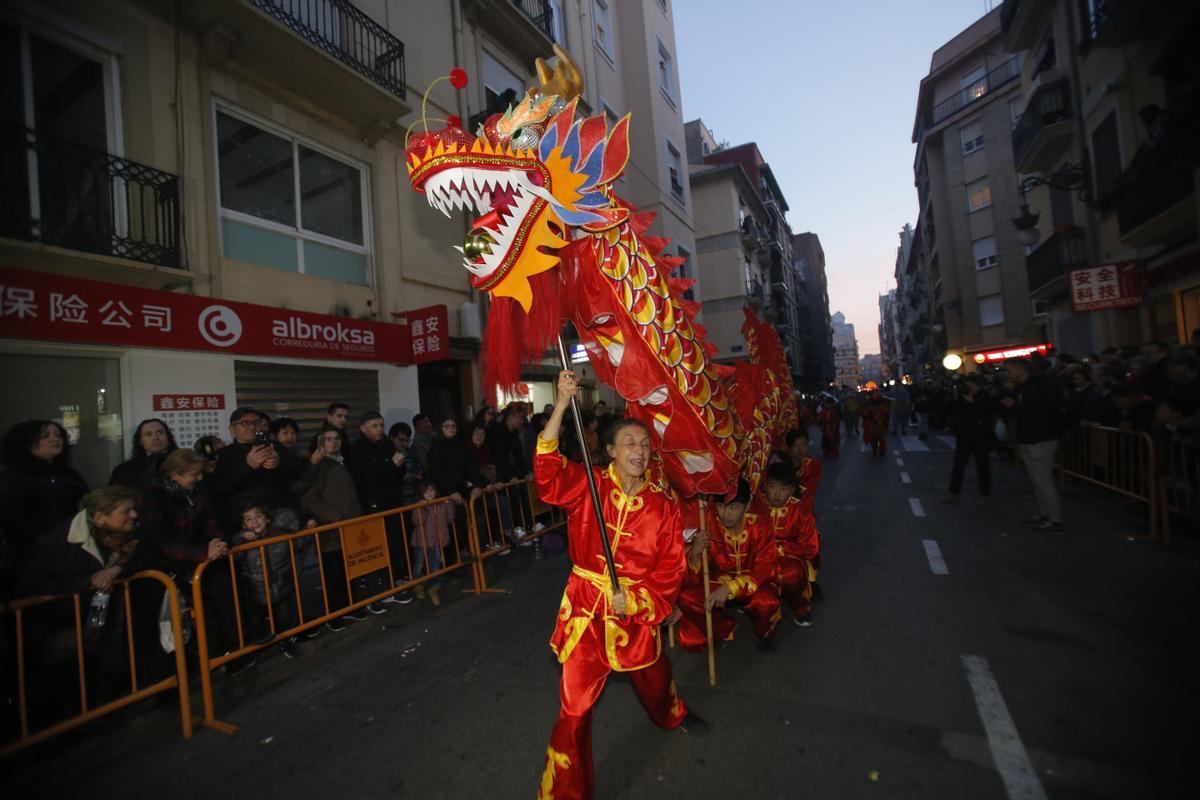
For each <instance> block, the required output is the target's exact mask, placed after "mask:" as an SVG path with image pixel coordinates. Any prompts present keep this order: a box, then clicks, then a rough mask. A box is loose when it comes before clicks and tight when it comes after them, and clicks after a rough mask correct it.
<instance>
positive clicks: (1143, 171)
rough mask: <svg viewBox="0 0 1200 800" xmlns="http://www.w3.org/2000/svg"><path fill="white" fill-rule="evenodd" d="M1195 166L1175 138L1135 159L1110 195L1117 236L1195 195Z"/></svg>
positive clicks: (1184, 146) (1187, 151)
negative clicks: (1113, 203)
mask: <svg viewBox="0 0 1200 800" xmlns="http://www.w3.org/2000/svg"><path fill="white" fill-rule="evenodd" d="M1196 163H1197V156H1196V154H1195V152H1194V151H1190V152H1189V149H1188V145H1187V144H1185V143H1184V142H1182V141H1180V140H1179V139H1175V140H1174V141H1168V142H1165V143H1164V144H1163V145H1161V146H1160V151H1159V152H1157V153H1154V154H1152V155H1148V156H1146V157H1144V158H1142V159H1135V161H1134V163H1133V164H1131V165H1130V167H1129V169H1128V170H1126V172H1125V174H1124V175H1122V176H1121V177H1120V179H1119V180H1118V181H1117V187H1116V191H1115V192H1114V196H1115V204H1116V209H1117V227H1118V229H1119V232H1120V235H1121V236H1127V235H1128V234H1129V233H1130V232H1132V231H1133V230H1135V229H1137V228H1140V227H1141V226H1142V225H1145V224H1146V223H1147V222H1149V221H1150V220H1152V219H1154V218H1155V217H1157V216H1158V215H1160V214H1162V213H1163V212H1165V211H1167V210H1168V209H1170V208H1172V207H1174V206H1176V205H1178V204H1179V203H1182V202H1183V201H1184V200H1186V199H1187V198H1189V197H1191V196H1192V195H1193V194H1195V193H1196V184H1195V179H1194V177H1193V176H1194V173H1195V169H1196ZM1192 224H1193V225H1194V224H1195V220H1194V219H1193V222H1192Z"/></svg>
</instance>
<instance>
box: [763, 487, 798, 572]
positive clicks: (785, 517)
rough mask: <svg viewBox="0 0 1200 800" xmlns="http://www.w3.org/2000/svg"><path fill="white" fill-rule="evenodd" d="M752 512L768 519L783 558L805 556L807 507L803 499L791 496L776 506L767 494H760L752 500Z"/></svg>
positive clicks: (780, 555) (777, 547)
mask: <svg viewBox="0 0 1200 800" xmlns="http://www.w3.org/2000/svg"><path fill="white" fill-rule="evenodd" d="M750 512H751V513H754V514H757V515H758V516H759V517H760V518H762V519H765V520H767V524H768V525H769V526H770V527H771V534H772V535H773V536H774V537H775V545H776V549H777V551H778V553H779V557H780V558H781V559H782V558H805V556H804V554H803V548H802V540H803V538H804V517H805V507H804V502H803V501H802V500H799V499H797V498H796V497H789V498H788V500H787V502H786V503H784V504H783V505H782V506H778V507H776V506H773V505H771V504H770V503H768V502H767V498H766V497H765V496H763V495H761V494H758V495H755V496H754V500H752V501H751V502H750Z"/></svg>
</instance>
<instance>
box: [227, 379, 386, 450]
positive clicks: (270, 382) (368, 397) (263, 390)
mask: <svg viewBox="0 0 1200 800" xmlns="http://www.w3.org/2000/svg"><path fill="white" fill-rule="evenodd" d="M234 381H235V384H236V388H237V404H238V405H239V406H251V407H253V408H256V409H258V410H259V411H264V412H266V413H267V414H269V415H270V416H271V418H272V419H278V418H279V417H291V418H292V419H294V420H296V423H297V424H298V425H299V426H300V443H301V444H302V445H304V446H307V445H308V441H309V439H311V438H312V437H313V435H315V434H316V433H317V432H318V431H319V430H320V429H321V423H322V422H324V420H325V409H326V408H328V407H329V404H330V403H345V404H347V405H348V406H350V423H349V425H348V427H349V428H351V429H357V427H358V416H359V415H360V414H362V413H363V412H364V411H376V410H378V409H379V373H378V372H377V371H376V370H373V369H339V368H337V367H316V366H308V365H297V364H271V363H267V362H262V361H234Z"/></svg>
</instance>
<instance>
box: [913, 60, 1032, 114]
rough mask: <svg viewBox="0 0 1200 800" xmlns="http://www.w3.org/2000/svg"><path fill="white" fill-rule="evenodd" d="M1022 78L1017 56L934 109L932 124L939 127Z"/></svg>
mask: <svg viewBox="0 0 1200 800" xmlns="http://www.w3.org/2000/svg"><path fill="white" fill-rule="evenodd" d="M1020 76H1021V61H1020V59H1019V58H1018V57H1017V56H1013V57H1012V58H1010V59H1008V60H1007V61H1005V62H1004V63H1003V64H1001V65H1000V66H998V67H996V68H995V69H993V70H992V71H991V72H989V73H988V74H986V75H984V76H983V77H982V78H980V79H979V80H977V81H975V83H972V84H971V85H970V86H968V87H966V88H965V89H960V90H959V91H957V92H955V93H954V94H952V95H950V97H947V98H946V99H945V100H943V101H942V102H940V103H938V104H937V105H935V106H934V107H933V112H932V123H931V124H933V125H937V124H938V123H940V122H941V121H942V120H944V119H946V118H947V117H950V116H952V115H954V114H957V113H958V112H959V111H962V110H963V109H965V108H969V107H970V106H972V105H974V104H975V103H977V102H979V101H980V100H982V99H983V98H984V97H986V96H987V94H988V92H994V91H995V90H996V89H998V88H1000V87H1001V86H1003V85H1004V84H1006V83H1009V82H1011V81H1013V80H1016V79H1017V78H1019V77H1020Z"/></svg>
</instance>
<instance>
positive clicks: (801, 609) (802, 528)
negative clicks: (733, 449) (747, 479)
mask: <svg viewBox="0 0 1200 800" xmlns="http://www.w3.org/2000/svg"><path fill="white" fill-rule="evenodd" d="M797 494H800V495H803V494H804V488H803V487H801V486H799V479H798V477H797V475H796V471H795V470H794V469H793V468H792V466H791V465H790V464H772V465H771V466H770V467H768V468H767V475H766V485H765V487H764V489H763V491H762V492H761V493H760V494H758V495H757V496H756V497H755V498H754V502H752V503H751V504H750V511H751V513H755V514H758V515H759V516H760V517H762V518H764V519H767V520H770V523H771V532H772V533H773V534H774V535H775V545H776V548H777V550H778V553H779V594H780V597H781V598H782V599H783V600H784V601H785V602H787V604H788V605H789V606H790V607H791V609H792V614H793V615H794V616H793V619H794V620H795V622H796V624H797V625H800V626H802V627H804V626H808V625H811V624H812V609H811V601H812V584H810V583H809V575H810V574H812V571H811V566H810V562H811V558H812V556H813V555H815V554H814V553H812V552H810V551H811V546H812V542H811V541H810V540H808V539H807V533H808V531H807V530H806V528H807V525H806V522H807V519H806V518H811V516H812V509H811V503H805V502H804V501H803V500H801V499H800V498H798V497H796V495H797Z"/></svg>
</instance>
